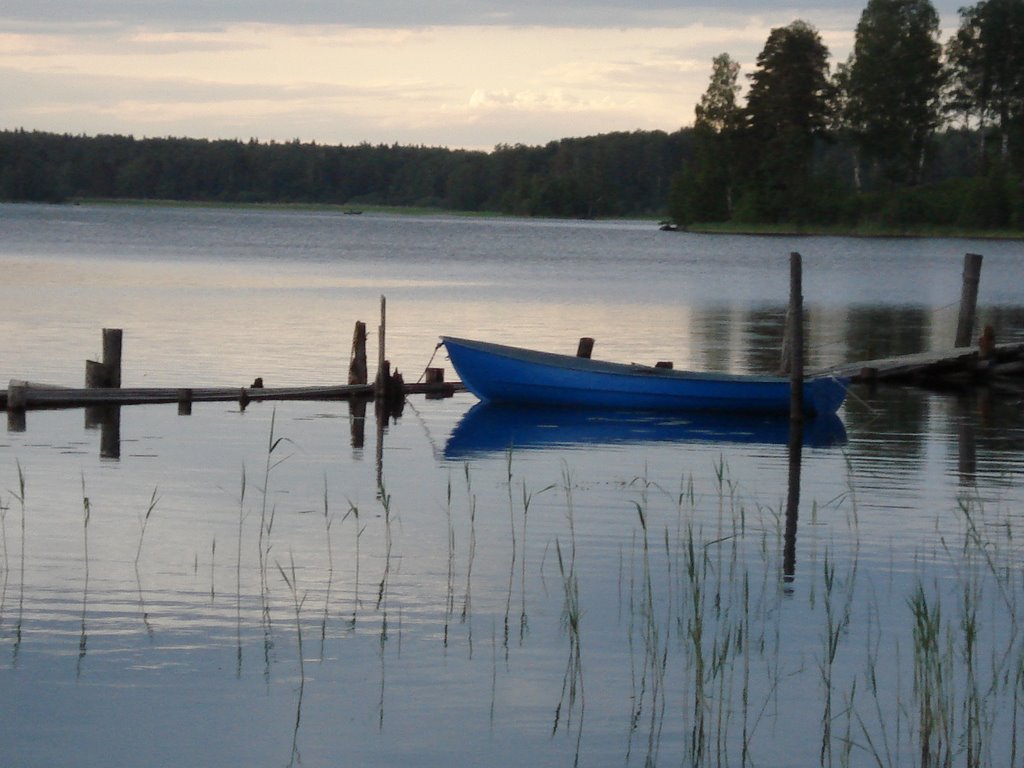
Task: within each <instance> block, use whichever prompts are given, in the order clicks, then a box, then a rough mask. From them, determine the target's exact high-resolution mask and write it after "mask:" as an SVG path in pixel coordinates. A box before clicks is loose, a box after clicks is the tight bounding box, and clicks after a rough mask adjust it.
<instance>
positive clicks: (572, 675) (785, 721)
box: [0, 205, 1024, 767]
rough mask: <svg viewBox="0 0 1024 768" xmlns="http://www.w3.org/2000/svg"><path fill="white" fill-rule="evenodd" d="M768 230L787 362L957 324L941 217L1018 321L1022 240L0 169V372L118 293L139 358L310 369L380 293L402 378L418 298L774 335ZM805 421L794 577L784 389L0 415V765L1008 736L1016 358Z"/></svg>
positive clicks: (939, 742)
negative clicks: (38, 201)
mask: <svg viewBox="0 0 1024 768" xmlns="http://www.w3.org/2000/svg"><path fill="white" fill-rule="evenodd" d="M792 250H798V251H800V252H801V253H802V255H803V262H804V296H805V302H806V305H807V310H808V332H807V344H808V354H809V357H810V364H812V365H821V366H827V365H832V364H837V363H840V362H845V361H850V360H861V359H865V358H870V357H880V356H884V355H888V354H896V353H902V352H912V351H918V350H921V349H925V348H929V347H939V346H948V345H949V344H950V342H951V339H952V336H953V332H954V330H955V324H956V311H957V302H958V300H959V292H960V272H961V268H962V261H963V256H964V253H966V252H977V253H982V254H983V255H984V259H985V260H984V268H983V273H982V278H981V290H980V297H979V307H980V314H981V318H980V322H981V323H989V324H992V325H993V326H994V328H995V329H996V333H997V337H998V338H999V339H1000V340H1020V339H1021V338H1022V337H1024V297H1022V295H1021V294H1020V286H1021V285H1022V284H1024V258H1022V257H1024V246H1022V245H1021V244H1019V243H1010V242H978V241H969V240H935V239H931V240H929V239H920V240H902V239H842V238H817V237H815V238H793V239H790V238H761V237H732V236H715V237H700V236H695V235H686V234H666V233H661V232H659V231H657V228H656V227H655V226H653V225H652V224H650V223H646V222H614V223H589V222H588V223H577V222H551V221H509V220H504V219H494V220H492V219H472V218H456V217H441V216H437V217H392V216H378V215H371V214H364V215H362V216H345V215H341V214H336V213H301V212H278V211H266V212H264V211H250V210H220V209H191V208H180V209H179V208H146V207H127V206H75V207H72V206H21V205H19V206H10V205H0V270H2V274H3V281H2V284H0V302H2V305H3V307H4V312H3V313H2V316H0V329H2V331H3V334H2V338H3V342H2V347H0V349H2V354H0V381H4V382H6V380H7V379H9V378H21V379H30V380H32V381H42V382H49V383H53V384H62V385H69V386H78V385H80V383H81V381H82V378H83V374H84V362H83V361H84V360H85V359H87V358H91V359H98V356H99V355H100V354H101V349H100V347H101V333H100V331H101V329H102V328H104V327H118V328H122V329H124V371H123V378H124V384H125V386H181V387H185V386H208V385H209V386H213V385H217V386H219V385H223V386H245V385H247V384H249V383H250V382H251V381H252V380H253V379H254V378H255V377H257V376H260V377H262V378H263V380H264V382H265V383H266V384H267V385H268V386H277V385H293V384H294V385H303V384H325V383H338V382H341V381H344V380H345V379H346V377H347V367H348V356H349V348H350V345H351V338H352V328H353V324H354V323H355V321H356V320H363V321H365V322H367V325H368V326H369V327H370V328H371V329H375V328H376V326H377V322H378V316H379V305H380V297H381V296H382V295H385V296H386V297H387V310H388V315H387V323H388V326H387V328H388V332H387V342H388V357H389V359H390V360H391V361H392V365H393V366H396V367H397V368H398V369H399V370H401V371H402V372H403V374H404V375H405V378H406V380H407V381H409V380H416V379H417V378H418V377H419V375H420V373H421V372H422V370H423V369H424V368H425V367H426V366H427V365H428V363H430V361H431V360H432V356H433V355H434V353H435V345H436V343H437V339H438V336H439V335H441V334H451V335H464V336H470V337H478V338H485V339H489V340H494V341H499V342H506V343H512V344H522V345H528V346H534V347H537V348H541V349H548V350H552V351H566V352H572V351H574V350H575V347H576V342H577V339H578V338H579V337H580V336H593V337H595V338H596V339H597V344H596V347H595V356H599V357H605V358H609V359H619V360H634V361H637V362H653V361H656V360H673V361H674V363H675V365H676V367H696V368H702V369H717V370H731V371H769V370H773V369H774V368H775V367H776V366H777V365H778V357H779V351H778V350H779V344H780V338H781V332H782V324H783V319H784V313H785V305H786V301H787V292H788V255H789V252H790V251H792ZM376 341H377V338H376V333H375V331H373V330H371V335H370V349H371V357H373V358H375V353H374V352H373V350H374V349H375V345H376ZM432 364H433V365H447V363H446V361H445V360H444V359H443V350H442V351H439V352H437V356H436V357H434V358H433V363H432ZM447 375H448V377H449V378H450V379H451V378H455V377H454V375H453V373H452V372H451V370H450V367H449V369H448V371H447ZM510 441H511V442H514V443H515V446H514V447H513V448H512V449H511V450H509V448H508V444H509V442H510ZM805 442H806V447H805V448H804V451H803V455H802V466H801V469H802V472H801V506H800V514H799V519H798V520H792V519H791V520H790V523H791V525H790V533H791V534H792V532H793V531H792V523H794V522H795V523H796V531H795V546H794V547H793V549H792V550H791V553H790V554H791V555H793V556H794V557H795V568H794V569H793V570H794V572H793V575H792V577H787V578H784V576H783V571H784V570H789V569H788V568H784V566H785V565H786V563H785V562H784V561H785V555H786V551H785V550H786V549H787V547H786V543H787V536H786V528H787V525H786V523H787V521H786V515H785V507H786V505H785V501H786V495H787V477H788V461H787V447H786V433H785V424H781V425H780V424H778V423H776V422H773V421H771V420H767V421H765V420H755V421H739V422H737V421H735V420H726V419H721V418H708V417H700V418H698V417H694V416H675V417H667V418H666V417H651V416H644V415H637V414H633V415H629V414H600V415H589V416H585V415H580V414H571V413H570V414H567V413H558V412H550V411H539V412H538V411H530V410H528V409H527V410H515V411H512V412H509V411H507V410H502V409H494V408H484V407H480V406H476V404H475V399H474V398H473V397H472V396H470V395H468V394H464V395H457V396H455V397H453V398H450V399H444V400H426V399H424V398H422V397H414V398H410V399H409V401H408V402H407V404H406V406H405V408H404V411H403V413H402V414H401V416H399V417H397V418H391V419H378V418H376V417H375V414H374V412H373V407H372V405H371V406H370V407H369V409H368V412H367V413H366V414H365V417H363V416H362V415H360V414H359V413H357V412H353V410H352V409H350V406H349V405H348V404H347V403H337V402H322V403H296V402H287V403H279V404H277V405H273V404H269V403H262V404H261V403H254V404H252V405H250V406H249V407H248V408H247V409H244V410H242V409H240V408H239V407H238V405H237V404H196V405H195V406H194V407H193V410H192V414H191V415H189V416H179V415H178V414H177V410H176V407H175V406H173V405H170V406H145V407H142V406H136V407H125V408H122V409H120V412H119V413H109V412H108V413H85V412H83V411H82V410H81V409H78V410H67V411H30V412H28V413H27V414H26V417H25V420H24V423H19V422H18V420H17V419H9V421H8V429H7V431H6V432H4V433H0V538H2V542H0V545H2V546H0V558H2V560H0V567H2V571H0V579H2V582H0V691H2V693H3V696H2V697H0V718H2V721H3V723H4V726H3V730H2V731H0V764H2V765H11V766H51V765H60V764H74V765H80V766H94V765H95V766H122V765H123V766H135V765H153V766H158V765H168V766H181V765H193V766H223V765H253V766H264V765H266V766H275V765H308V766H321V765H338V764H341V763H348V764H354V765H415V766H445V767H448V766H452V765H494V766H519V765H536V766H571V765H582V766H608V765H612V766H614V765H645V764H656V765H729V766H734V765H756V766H793V765H819V764H820V765H837V766H838V765H855V766H857V765H886V766H888V765H933V764H934V765H942V764H945V762H944V761H945V760H946V758H947V757H949V758H950V759H951V760H952V762H953V763H955V764H964V765H991V766H1003V765H1010V764H1019V763H1020V760H1021V759H1022V758H1021V750H1022V749H1024V746H1018V745H1024V733H1021V732H1018V728H1019V727H1020V726H1024V719H1022V718H1024V625H1022V623H1021V621H1022V617H1018V616H1017V613H1016V611H1017V609H1018V608H1019V607H1020V608H1022V609H1024V604H1022V603H1024V573H1022V571H1021V562H1022V557H1021V555H1022V552H1021V542H1024V530H1022V525H1024V520H1022V518H1021V509H1022V504H1021V502H1022V501H1024V488H1022V483H1021V477H1022V469H1024V460H1022V456H1024V454H1022V448H1024V417H1022V408H1021V392H1020V391H1019V390H1017V391H1012V390H1011V391H1007V392H1000V391H988V390H986V391H981V392H973V393H970V394H964V395H956V394H938V393H925V392H920V391H915V390H902V389H879V390H877V391H869V390H867V389H857V388H855V389H854V390H852V392H851V397H850V398H849V400H848V401H847V403H846V405H844V407H843V408H842V410H841V411H840V414H839V420H838V421H836V422H823V423H814V424H811V425H809V427H808V431H807V433H806V435H805ZM788 541H789V542H790V543H793V542H794V539H793V538H792V536H791V537H789V538H788Z"/></svg>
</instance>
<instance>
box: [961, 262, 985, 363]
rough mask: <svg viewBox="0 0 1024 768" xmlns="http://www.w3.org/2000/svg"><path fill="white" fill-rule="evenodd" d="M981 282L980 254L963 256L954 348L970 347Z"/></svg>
mask: <svg viewBox="0 0 1024 768" xmlns="http://www.w3.org/2000/svg"><path fill="white" fill-rule="evenodd" d="M980 281H981V254H979V253H968V254H966V255H965V256H964V275H963V286H962V287H961V289H960V317H959V319H958V320H957V323H956V341H955V343H954V346H956V347H969V346H971V334H972V333H973V331H974V313H975V310H976V309H977V306H978V283H979V282H980Z"/></svg>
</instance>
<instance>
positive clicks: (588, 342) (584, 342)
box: [576, 336, 594, 358]
mask: <svg viewBox="0 0 1024 768" xmlns="http://www.w3.org/2000/svg"><path fill="white" fill-rule="evenodd" d="M593 351H594V340H593V339H592V338H590V337H589V336H584V337H582V338H581V339H580V343H579V346H577V347H576V357H586V358H589V357H590V355H591V354H592V353H593Z"/></svg>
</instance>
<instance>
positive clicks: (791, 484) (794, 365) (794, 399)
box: [782, 252, 804, 582]
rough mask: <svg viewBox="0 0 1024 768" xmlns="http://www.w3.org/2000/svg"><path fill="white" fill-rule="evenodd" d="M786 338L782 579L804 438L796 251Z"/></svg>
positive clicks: (790, 550) (787, 576)
mask: <svg viewBox="0 0 1024 768" xmlns="http://www.w3.org/2000/svg"><path fill="white" fill-rule="evenodd" d="M789 342H790V343H789V357H790V359H789V382H790V384H789V445H788V453H789V477H788V483H787V494H786V528H785V533H784V536H783V551H782V575H783V580H784V581H785V582H792V581H793V580H794V579H795V578H796V531H797V521H798V520H799V518H800V464H801V456H802V454H803V439H804V432H803V418H804V298H803V272H802V266H801V259H800V254H799V253H796V252H794V253H791V254H790V255H789Z"/></svg>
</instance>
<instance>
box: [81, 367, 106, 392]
mask: <svg viewBox="0 0 1024 768" xmlns="http://www.w3.org/2000/svg"><path fill="white" fill-rule="evenodd" d="M109 381H110V377H109V376H107V366H105V365H104V364H103V363H97V362H96V361H95V360H86V361H85V388H86V389H103V388H105V387H107V386H109V385H108V382H109Z"/></svg>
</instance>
